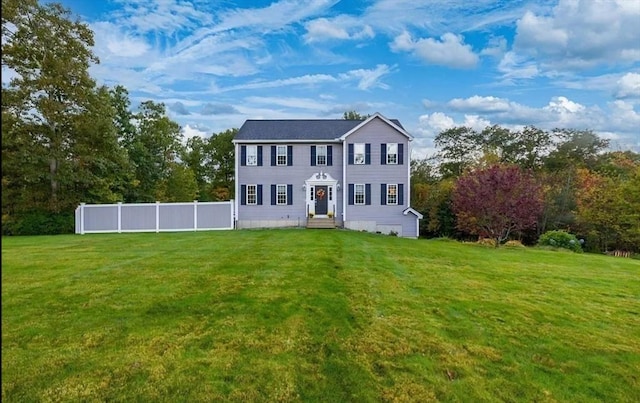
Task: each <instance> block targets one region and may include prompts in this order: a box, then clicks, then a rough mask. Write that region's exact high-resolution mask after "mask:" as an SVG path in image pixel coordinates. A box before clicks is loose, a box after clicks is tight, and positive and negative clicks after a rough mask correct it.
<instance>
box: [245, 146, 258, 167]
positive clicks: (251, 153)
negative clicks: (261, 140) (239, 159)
mask: <svg viewBox="0 0 640 403" xmlns="http://www.w3.org/2000/svg"><path fill="white" fill-rule="evenodd" d="M246 164H247V165H250V166H256V165H258V146H247V161H246Z"/></svg>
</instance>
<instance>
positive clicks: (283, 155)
mask: <svg viewBox="0 0 640 403" xmlns="http://www.w3.org/2000/svg"><path fill="white" fill-rule="evenodd" d="M276 149H277V154H276V165H287V146H277V147H276Z"/></svg>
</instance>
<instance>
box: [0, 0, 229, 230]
mask: <svg viewBox="0 0 640 403" xmlns="http://www.w3.org/2000/svg"><path fill="white" fill-rule="evenodd" d="M93 45H94V40H93V32H92V31H91V30H90V29H89V28H88V27H87V26H86V25H85V24H83V23H81V22H79V21H73V20H72V19H71V16H70V12H69V11H68V10H67V9H65V8H63V7H62V6H60V5H59V4H55V3H52V4H46V5H41V4H39V3H38V2H37V1H36V0H20V1H16V0H3V1H2V66H3V70H4V69H5V68H6V69H7V70H8V71H13V72H14V74H13V77H12V78H11V80H10V82H9V83H8V85H4V84H3V86H2V233H3V234H4V235H7V234H46V233H59V232H72V231H73V211H74V210H75V208H76V207H77V206H78V205H79V204H80V203H81V202H85V203H112V202H117V201H122V202H153V201H167V202H171V201H192V200H195V199H199V200H202V201H210V200H226V199H229V198H231V197H233V189H234V188H233V144H232V143H231V140H232V139H233V136H234V135H235V132H236V129H230V130H226V131H224V132H221V133H213V134H212V135H211V136H210V137H208V138H206V139H203V138H200V137H195V138H192V139H189V140H188V141H186V142H184V141H183V138H182V134H181V130H180V126H179V125H178V124H177V123H176V122H174V121H172V120H171V119H169V117H168V116H167V114H166V110H165V106H164V104H161V103H156V102H153V101H151V100H149V101H144V102H141V103H140V104H139V105H137V106H136V108H135V109H136V110H135V112H134V111H132V105H131V101H130V98H129V94H128V92H127V90H126V88H124V87H122V86H115V87H113V88H109V87H107V86H98V85H97V84H96V82H95V80H94V79H93V78H92V77H91V76H90V74H89V67H90V66H91V65H92V64H94V63H99V60H98V58H97V57H96V56H95V55H94V54H93V53H92V51H91V48H92V46H93Z"/></svg>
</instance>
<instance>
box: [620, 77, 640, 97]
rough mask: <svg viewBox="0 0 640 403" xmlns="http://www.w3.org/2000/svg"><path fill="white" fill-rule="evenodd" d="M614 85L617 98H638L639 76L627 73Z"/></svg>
mask: <svg viewBox="0 0 640 403" xmlns="http://www.w3.org/2000/svg"><path fill="white" fill-rule="evenodd" d="M616 84H617V88H616V91H615V95H616V97H617V98H640V74H637V73H627V74H625V75H624V76H622V77H621V78H620V79H619V80H618V82H617V83H616Z"/></svg>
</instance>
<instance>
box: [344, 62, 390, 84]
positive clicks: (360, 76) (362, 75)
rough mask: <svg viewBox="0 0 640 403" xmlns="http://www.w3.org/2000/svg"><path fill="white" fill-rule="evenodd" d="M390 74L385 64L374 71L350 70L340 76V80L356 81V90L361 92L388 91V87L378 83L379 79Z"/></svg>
mask: <svg viewBox="0 0 640 403" xmlns="http://www.w3.org/2000/svg"><path fill="white" fill-rule="evenodd" d="M390 72H391V68H389V66H387V65H386V64H379V65H377V66H376V68H375V69H358V70H351V71H349V72H347V73H344V74H340V78H343V79H347V80H349V79H351V78H355V79H357V80H358V88H359V89H361V90H368V89H371V88H382V89H388V88H389V86H388V85H386V84H384V83H382V82H380V78H381V77H382V76H384V75H387V74H389V73H390Z"/></svg>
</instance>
